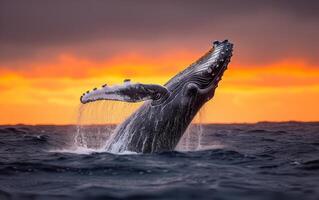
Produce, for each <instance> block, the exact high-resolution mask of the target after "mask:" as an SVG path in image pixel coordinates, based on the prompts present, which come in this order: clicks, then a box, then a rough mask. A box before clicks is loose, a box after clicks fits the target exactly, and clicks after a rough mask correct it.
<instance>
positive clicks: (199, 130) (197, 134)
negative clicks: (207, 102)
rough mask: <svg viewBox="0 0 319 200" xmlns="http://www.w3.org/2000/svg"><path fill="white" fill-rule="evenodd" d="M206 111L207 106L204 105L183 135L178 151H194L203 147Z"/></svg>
mask: <svg viewBox="0 0 319 200" xmlns="http://www.w3.org/2000/svg"><path fill="white" fill-rule="evenodd" d="M204 113H205V106H203V107H202V108H201V109H200V110H199V112H198V113H197V114H196V116H195V117H194V119H193V121H192V122H191V124H190V125H189V126H188V128H187V130H186V131H185V133H184V135H183V137H182V138H181V140H180V142H179V143H178V145H177V147H176V150H178V151H194V150H200V149H202V138H203V132H204V126H203V121H204Z"/></svg>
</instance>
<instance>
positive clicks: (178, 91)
mask: <svg viewBox="0 0 319 200" xmlns="http://www.w3.org/2000/svg"><path fill="white" fill-rule="evenodd" d="M232 51H233V44H232V43H230V42H229V41H228V40H224V41H222V42H220V41H215V42H213V44H212V48H211V49H210V50H209V51H208V52H207V53H206V54H205V55H204V56H202V57H201V58H200V59H199V60H197V61H196V62H195V63H193V64H191V65H190V66H189V67H188V68H186V69H185V70H184V71H182V72H180V73H179V74H177V75H176V76H175V77H174V78H172V79H171V80H170V81H169V82H168V83H167V84H166V85H165V86H166V87H167V88H168V89H169V90H170V91H171V92H172V95H173V96H179V97H182V99H183V102H184V104H187V105H192V106H195V107H196V106H198V107H200V106H202V105H203V104H204V103H205V102H207V101H208V100H210V99H211V98H212V97H213V96H214V93H215V90H216V88H217V86H218V83H219V81H220V80H221V78H222V76H223V73H224V71H225V70H226V69H227V65H228V63H229V62H230V58H231V56H232ZM178 99H181V98H178Z"/></svg>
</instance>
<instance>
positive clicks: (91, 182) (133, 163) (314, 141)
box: [0, 122, 319, 200]
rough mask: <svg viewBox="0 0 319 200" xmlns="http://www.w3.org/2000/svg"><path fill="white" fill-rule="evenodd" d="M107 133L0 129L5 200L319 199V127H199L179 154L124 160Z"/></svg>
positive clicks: (1, 196)
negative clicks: (108, 147) (108, 148)
mask: <svg viewBox="0 0 319 200" xmlns="http://www.w3.org/2000/svg"><path fill="white" fill-rule="evenodd" d="M194 126H195V125H194ZM109 128H110V127H108V126H90V127H86V128H82V130H81V131H79V129H78V127H76V126H25V125H16V126H0V200H6V199H44V200H47V199H182V200H187V199H219V200H223V199H225V200H228V199H234V200H241V199H242V200H247V199H252V200H259V199H261V200H268V199H271V200H273V199H278V200H282V199H289V200H291V199H297V200H307V199H313V200H318V199H319V123H299V122H287V123H266V122H265V123H257V124H211V125H203V126H201V127H200V126H198V125H197V127H195V128H194V129H193V131H189V132H188V133H186V134H185V136H184V138H183V139H182V141H181V143H180V144H179V146H178V148H177V150H176V151H174V152H163V153H154V154H136V153H133V152H127V153H125V154H121V155H116V154H110V153H108V152H104V151H103V148H102V147H103V144H104V143H105V140H107V138H108V135H107V134H106V132H107V131H105V130H108V129H109Z"/></svg>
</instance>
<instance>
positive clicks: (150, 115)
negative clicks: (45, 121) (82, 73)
mask: <svg viewBox="0 0 319 200" xmlns="http://www.w3.org/2000/svg"><path fill="white" fill-rule="evenodd" d="M232 51H233V44H232V43H230V42H228V40H224V41H221V42H220V41H215V42H213V45H212V47H211V48H210V50H209V51H208V52H207V53H206V54H205V55H203V56H202V57H201V58H199V59H198V60H197V61H196V62H194V63H193V64H191V65H190V66H189V67H187V68H186V69H185V70H183V71H182V72H179V73H178V74H177V75H175V76H174V77H173V78H171V79H170V80H169V81H168V82H167V83H166V84H165V85H163V86H162V85H157V84H142V83H132V82H130V81H129V80H125V81H124V84H122V85H115V86H107V85H103V86H102V87H101V88H98V89H97V88H94V89H93V90H92V91H88V92H86V93H84V94H83V95H82V96H81V98H80V101H81V103H83V104H85V103H89V102H93V101H100V100H114V101H125V102H141V101H145V102H144V103H143V104H142V105H141V106H140V108H138V109H137V110H136V111H135V112H134V113H133V114H131V116H129V117H128V118H127V119H126V120H125V121H124V122H122V123H121V124H119V125H118V126H117V128H116V129H115V130H114V133H113V134H112V136H111V137H112V138H111V139H109V141H108V142H107V145H106V147H105V148H106V150H107V151H109V152H113V153H120V152H124V151H134V152H140V153H152V152H162V151H172V150H174V149H175V147H176V145H177V143H178V142H179V140H180V139H181V137H182V135H183V133H184V132H185V131H186V129H187V127H188V125H189V124H190V123H191V121H192V119H193V118H194V116H195V115H196V113H197V112H198V111H199V109H200V108H201V107H202V106H203V105H204V104H205V103H206V102H207V101H209V100H210V99H212V98H213V96H214V93H215V90H216V88H217V86H218V83H219V81H220V80H221V78H222V75H223V73H224V71H225V70H226V69H227V65H228V63H229V62H230V58H231V56H232Z"/></svg>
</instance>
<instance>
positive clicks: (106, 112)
mask: <svg viewBox="0 0 319 200" xmlns="http://www.w3.org/2000/svg"><path fill="white" fill-rule="evenodd" d="M138 106H139V105H138V104H129V103H125V102H117V101H97V102H92V103H89V104H84V105H83V104H82V105H80V106H79V112H78V119H77V127H76V134H75V137H74V145H73V146H72V151H74V150H75V151H78V150H79V151H81V152H82V151H88V152H91V151H95V152H101V151H105V149H106V148H105V147H106V145H107V143H108V140H109V139H110V138H111V135H112V134H113V133H114V131H115V130H116V126H117V124H119V123H120V122H122V121H123V120H124V119H125V118H126V117H128V116H129V115H130V114H131V113H132V112H134V110H135V109H136V108H137V107H138Z"/></svg>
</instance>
